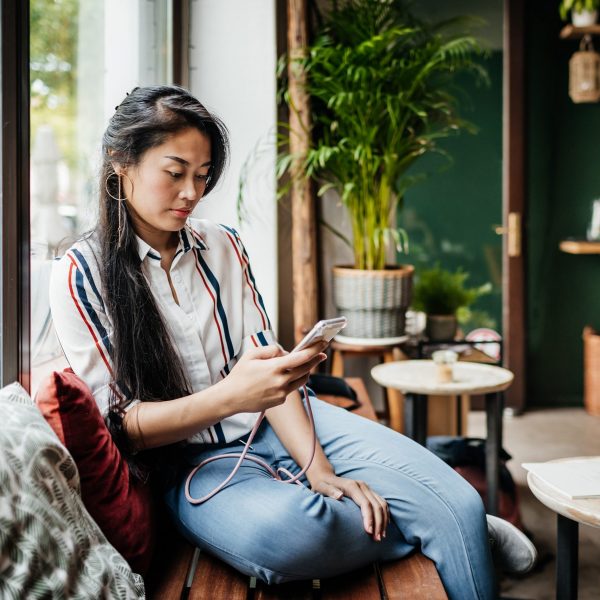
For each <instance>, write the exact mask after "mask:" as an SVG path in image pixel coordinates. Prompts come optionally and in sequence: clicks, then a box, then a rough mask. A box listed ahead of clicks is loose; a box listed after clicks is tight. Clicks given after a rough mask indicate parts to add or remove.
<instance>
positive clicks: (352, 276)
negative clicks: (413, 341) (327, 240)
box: [333, 265, 414, 339]
mask: <svg viewBox="0 0 600 600" xmlns="http://www.w3.org/2000/svg"><path fill="white" fill-rule="evenodd" d="M413 273H414V267H412V266H410V265H405V266H390V267H387V268H386V269H384V270H381V271H367V270H361V269H354V268H353V267H346V266H340V267H334V268H333V300H334V303H335V305H336V308H337V310H338V314H339V315H344V316H345V317H347V319H348V325H347V327H346V328H345V329H344V336H347V337H356V338H371V339H374V338H391V337H399V336H402V335H404V327H405V322H406V309H407V308H408V307H409V305H410V301H411V299H412V283H413Z"/></svg>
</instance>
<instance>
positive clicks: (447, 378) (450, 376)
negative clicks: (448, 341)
mask: <svg viewBox="0 0 600 600" xmlns="http://www.w3.org/2000/svg"><path fill="white" fill-rule="evenodd" d="M431 358H432V359H433V362H434V363H435V380H436V382H437V383H451V382H452V381H454V363H455V362H456V361H457V360H458V354H457V353H456V352H454V351H453V350H437V351H436V352H433V353H432V355H431Z"/></svg>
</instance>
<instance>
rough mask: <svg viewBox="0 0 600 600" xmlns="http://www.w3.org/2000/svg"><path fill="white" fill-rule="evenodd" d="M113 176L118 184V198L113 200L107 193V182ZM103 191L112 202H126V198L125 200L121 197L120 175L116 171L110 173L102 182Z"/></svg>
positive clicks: (108, 192)
mask: <svg viewBox="0 0 600 600" xmlns="http://www.w3.org/2000/svg"><path fill="white" fill-rule="evenodd" d="M113 175H114V176H115V177H116V178H117V182H118V192H117V193H118V194H119V197H118V198H115V197H114V196H113V195H112V194H111V193H110V191H109V189H108V180H109V179H110V178H111V177H113ZM104 191H105V192H106V195H107V196H108V197H110V198H112V199H113V200H116V201H117V202H122V201H123V200H127V198H125V197H124V196H123V197H121V174H120V173H117V172H116V171H113V172H112V173H110V174H109V175H108V177H107V178H106V179H105V181H104Z"/></svg>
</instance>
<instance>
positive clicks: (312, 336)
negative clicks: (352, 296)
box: [292, 317, 348, 352]
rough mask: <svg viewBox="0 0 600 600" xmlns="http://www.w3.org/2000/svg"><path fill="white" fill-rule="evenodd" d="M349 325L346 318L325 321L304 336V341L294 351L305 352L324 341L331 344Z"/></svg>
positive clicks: (317, 324)
mask: <svg viewBox="0 0 600 600" xmlns="http://www.w3.org/2000/svg"><path fill="white" fill-rule="evenodd" d="M347 323H348V321H347V319H346V317H336V318H335V319H324V320H323V321H319V322H318V323H316V324H315V326H314V327H313V328H312V329H311V330H310V331H309V332H308V333H307V334H306V335H305V336H304V339H303V340H302V341H301V342H300V343H299V344H298V345H297V346H296V347H295V348H294V349H293V350H292V352H296V350H304V348H306V347H307V346H310V345H311V344H314V343H315V342H320V341H321V340H324V341H326V342H330V341H331V340H332V339H333V338H334V336H335V335H337V334H338V333H339V332H340V331H341V330H342V329H344V327H346V324H347Z"/></svg>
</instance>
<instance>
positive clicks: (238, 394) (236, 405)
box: [221, 344, 327, 414]
mask: <svg viewBox="0 0 600 600" xmlns="http://www.w3.org/2000/svg"><path fill="white" fill-rule="evenodd" d="M322 348H323V345H321V344H315V345H314V346H310V347H308V348H305V349H304V350H299V351H297V352H291V353H288V352H285V351H284V350H282V349H281V348H280V347H279V346H261V347H259V348H252V349H250V350H248V351H247V352H245V353H244V354H243V355H242V357H241V358H240V360H239V361H238V362H237V363H236V365H235V366H234V367H233V369H232V370H231V373H230V374H229V375H228V376H227V377H226V378H225V379H223V381H221V385H223V386H226V387H228V389H229V393H228V398H229V399H230V402H231V410H232V414H235V413H239V412H262V411H263V410H267V409H268V408H271V407H273V406H278V405H279V404H283V402H285V399H286V398H287V396H288V394H290V393H292V392H293V391H294V390H296V389H297V388H299V387H301V386H303V385H304V384H305V383H306V382H307V381H308V377H309V375H310V372H311V370H312V369H314V368H315V367H316V366H317V365H318V364H319V363H320V362H322V361H323V360H325V359H326V358H327V355H326V354H324V353H323V352H321V350H322Z"/></svg>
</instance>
